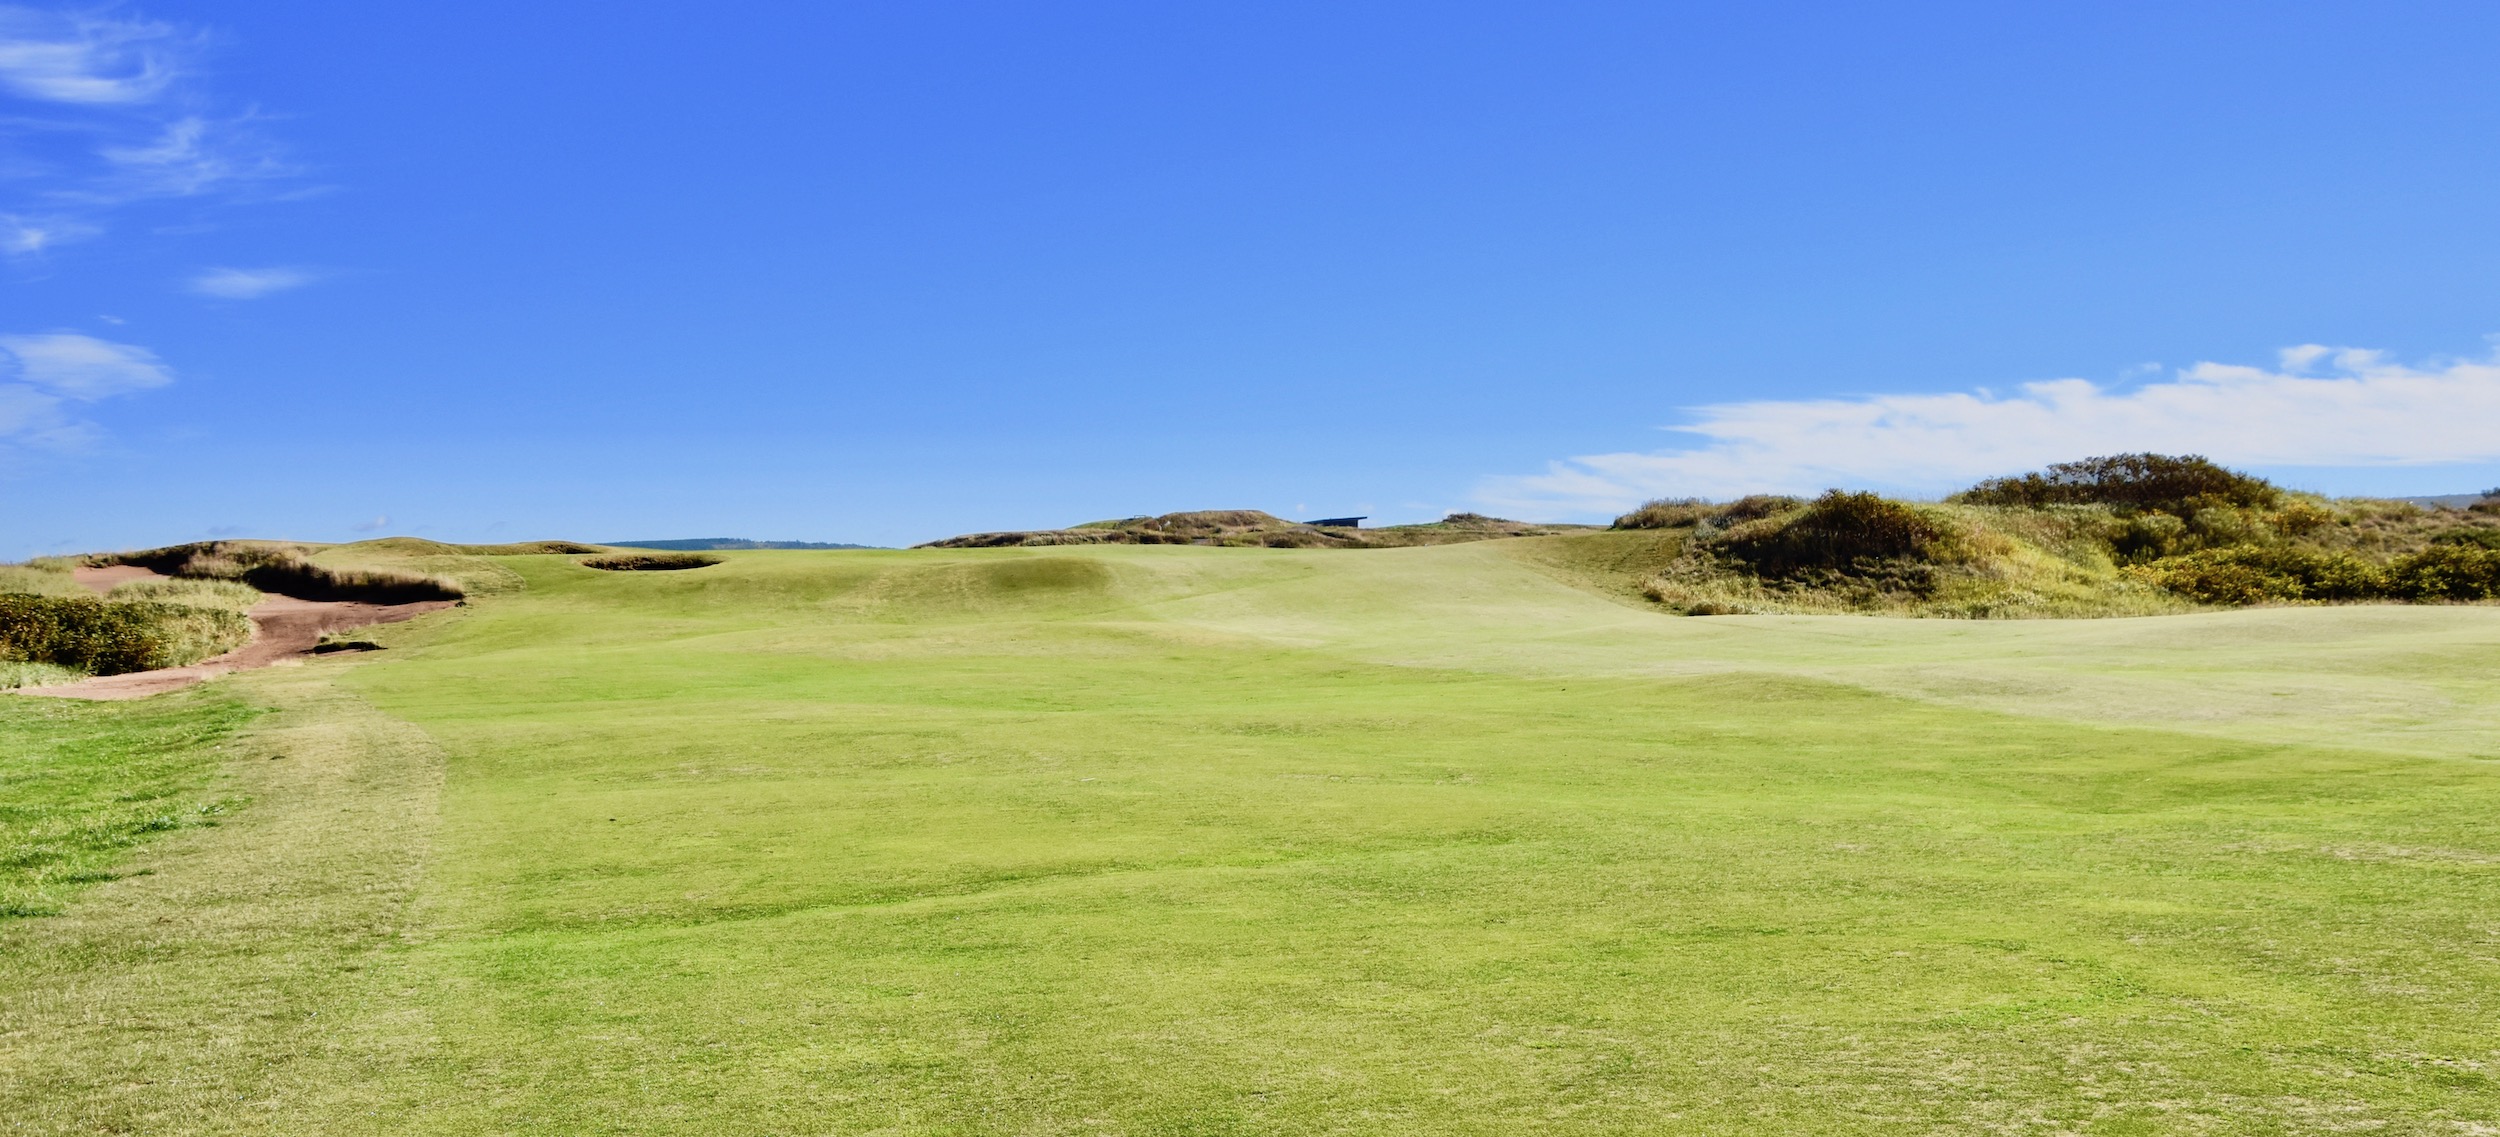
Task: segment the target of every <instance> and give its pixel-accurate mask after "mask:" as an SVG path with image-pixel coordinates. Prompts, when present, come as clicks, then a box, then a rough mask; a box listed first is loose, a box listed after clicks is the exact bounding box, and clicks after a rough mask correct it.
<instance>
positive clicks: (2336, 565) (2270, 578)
mask: <svg viewBox="0 0 2500 1137" xmlns="http://www.w3.org/2000/svg"><path fill="white" fill-rule="evenodd" d="M2130 571H2133V572H2134V573H2136V574H2137V575H2138V576H2139V577H2140V578H2142V579H2144V580H2146V581H2147V582H2149V583H2152V584H2156V585H2159V586H2161V587H2163V588H2167V589H2169V590H2170V591H2172V592H2176V593H2178V594H2180V595H2182V596H2185V597H2187V598H2189V599H2191V600H2195V601H2198V602H2200V603H2205V604H2266V603H2283V602H2289V601H2299V600H2367V599H2370V598H2372V597H2376V596H2382V595H2385V594H2386V592H2387V579H2386V576H2385V574H2383V573H2382V572H2381V571H2380V570H2379V569H2378V568H2376V567H2375V566H2373V565H2371V564H2370V563H2369V562H2368V561H2364V560H2362V559H2360V558H2358V557H2355V556H2352V555H2351V554H2348V553H2326V552H2319V551H2316V550H2312V549H2300V548H2289V547H2280V546H2254V545H2242V546H2235V547H2232V548H2226V549H2207V550H2204V551H2202V552H2196V553H2189V554H2186V555H2184V556H2177V557H2169V558H2166V559H2163V560H2159V561H2155V562H2153V563H2152V564H2149V565H2145V566H2142V567H2140V568H2137V569H2133V570H2130Z"/></svg>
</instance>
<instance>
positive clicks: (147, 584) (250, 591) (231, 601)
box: [105, 577, 268, 612]
mask: <svg viewBox="0 0 2500 1137" xmlns="http://www.w3.org/2000/svg"><path fill="white" fill-rule="evenodd" d="M105 598H106V599H108V600H142V601H152V602H154V603H158V604H182V605H187V606H190V607H193V608H224V609H226V610H228V611H232V612H248V611H250V610H251V608H252V606H253V605H255V604H258V603H260V602H261V601H262V600H265V599H267V598H268V597H267V595H266V594H265V593H263V592H261V590H259V589H257V588H254V587H252V586H251V585H248V584H244V583H242V582H240V581H233V580H191V579H185V578H183V577H174V578H171V579H168V580H133V581H129V582H127V583H123V584H117V585H114V586H113V591H111V592H109V593H106V594H105Z"/></svg>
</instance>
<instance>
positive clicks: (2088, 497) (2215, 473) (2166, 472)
mask: <svg viewBox="0 0 2500 1137" xmlns="http://www.w3.org/2000/svg"><path fill="white" fill-rule="evenodd" d="M2282 496H2283V491H2282V490H2279V489H2276V488H2275V486H2274V485H2273V483H2271V482H2268V481H2266V480H2265V479H2263V478H2257V477H2252V476H2250V475H2247V474H2243V473H2240V472H2238V471H2236V470H2229V469H2225V468H2223V467H2221V466H2218V465H2215V464H2214V463H2212V462H2209V461H2207V460H2205V459H2204V458H2203V457H2200V456H2198V455H2193V454H2191V455H2187V456H2185V457H2176V456H2172V455H2168V454H2114V455H2110V456H2108V457H2102V458H2086V459H2084V460H2082V461H2080V462H2060V463H2058V464H2056V465H2054V466H2051V467H2049V468H2048V469H2047V470H2046V471H2043V472H2040V473H2033V474H2023V475H2021V476H2018V477H2011V478H1991V479H1989V480H1987V481H1984V482H1981V483H1979V484H1978V485H1975V486H1972V487H1971V488H1969V489H1967V490H1964V491H1962V492H1961V493H1958V494H1955V495H1953V500H1955V501H1959V502H1964V503H1967V504H1970V505H1996V506H2010V507H2017V508H2028V509H2038V508H2040V507H2042V506H2047V505H2109V506H2117V507H2120V508H2123V509H2130V510H2158V511H2160V512H2163V513H2170V514H2176V515H2178V516H2181V517H2185V516H2189V515H2191V514H2193V513H2195V512H2196V511H2197V510H2199V509H2207V508H2211V507H2214V506H2230V507H2238V508H2244V509H2261V508H2271V507H2272V506H2273V505H2274V504H2275V503H2276V502H2278V501H2280V500H2281V499H2282Z"/></svg>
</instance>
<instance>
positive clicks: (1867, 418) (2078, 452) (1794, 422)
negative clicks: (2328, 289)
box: [1477, 344, 2500, 515]
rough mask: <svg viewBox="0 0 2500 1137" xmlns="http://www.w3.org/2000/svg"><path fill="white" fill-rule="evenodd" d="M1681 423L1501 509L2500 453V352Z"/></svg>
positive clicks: (1711, 415)
mask: <svg viewBox="0 0 2500 1137" xmlns="http://www.w3.org/2000/svg"><path fill="white" fill-rule="evenodd" d="M1688 415H1689V421H1687V422H1685V423H1682V424H1679V425H1675V426H1670V427H1668V428H1666V429H1668V430H1670V431H1673V432H1676V433H1679V434H1685V435H1691V436H1694V437H1696V438H1698V439H1699V440H1700V442H1699V444H1698V445H1694V446H1690V447H1686V448H1682V449H1673V450H1660V451H1653V452H1644V453H1616V454H1592V455H1586V456H1582V457H1577V458H1570V459H1566V460H1562V461H1557V462H1554V463H1551V464H1550V465H1549V466H1548V467H1547V468H1546V471H1545V472H1544V473H1541V474H1530V475H1524V476H1511V477H1495V478H1489V479H1486V481H1485V482H1484V483H1483V484H1482V485H1480V486H1479V487H1478V490H1477V497H1478V498H1479V500H1481V501H1483V502H1484V503H1485V504H1487V505H1491V506H1495V507H1499V508H1503V509H1506V510H1512V511H1517V512H1525V513H1540V514H1545V515H1554V514H1574V515H1590V514H1602V513H1607V512H1613V511H1616V510H1620V509H1623V508H1626V507H1629V506H1631V505H1634V504H1637V503H1639V502H1641V501H1643V500H1646V499H1649V498H1653V497H1667V496H1675V497H1681V496H1688V495H1689V496H1698V497H1728V496H1734V495H1738V494H1745V493H1758V492H1765V491H1778V492H1788V493H1804V492H1812V491H1815V490H1819V489H1823V488H1825V487H1829V486H1874V487H1881V488H1888V489H1896V490H1906V491H1912V492H1937V491H1942V490H1947V489H1952V488H1955V487H1958V486H1962V485H1967V484H1969V483H1970V482H1971V481H1973V480H1975V479H1978V478H1982V477H1987V476H1990V475H1994V474H2005V473H2015V472H2019V471H2022V470H2028V469H2036V468H2038V467H2040V466H2043V465H2046V464H2048V463H2050V462H2057V461H2065V460H2068V459H2073V458H2079V457H2084V456H2086V455H2092V454H2107V453H2115V452H2123V451H2134V450H2156V451H2166V452H2172V453H2200V454H2205V455H2208V456H2211V457H2213V458H2215V459H2216V460H2219V461H2223V462H2229V463H2234V464H2239V465H2247V466H2317V467H2338V466H2340V467H2363V466H2406V465H2432V464H2439V463H2462V462H2487V461H2493V460H2500V428H2495V427H2494V426H2493V424H2494V423H2500V350H2496V351H2495V352H2494V353H2493V354H2492V355H2490V356H2487V357H2484V358H2480V359H2459V360H2441V361H2435V362H2431V363H2427V364H2421V365H2406V364H2400V363H2395V362H2391V361H2390V360H2389V359H2388V358H2387V357H2386V355H2385V354H2384V353H2381V352H2376V351H2363V350H2356V349H2350V348H2329V347H2323V346H2319V345H2315V344H2309V345H2303V346H2301V347H2296V348H2291V349H2288V350H2286V351H2284V352H2283V353H2282V355H2281V359H2280V361H2279V362H2278V363H2277V364H2276V365H2274V366H2272V367H2250V366H2238V365H2230V364H2220V363H2199V364H2197V365H2195V366H2193V367H2188V368H2184V369H2181V370H2179V371H2178V372H2176V373H2175V374H2173V375H2172V376H2171V377H2169V378H2167V379H2162V380H2157V381H2154V382H2148V383H2142V384H2134V385H2124V384H2103V383H2095V382H2093V381H2091V380H2086V379H2052V380H2047V381H2044V382H2035V383H2025V384H2022V385H2021V386H2020V387H2018V388H2016V389H2015V391H2014V392H2013V393H2011V394H2006V395H1998V394H1994V393H1991V392H1988V391H1961V392H1948V393H1943V394H1908V395H1872V396H1866V397H1861V398H1847V399H1813V400H1795V401H1774V400H1765V401H1759V402H1745V403H1722V404H1718V405H1714V406H1704V407H1696V408H1692V409H1691V410H1690V411H1689V412H1688Z"/></svg>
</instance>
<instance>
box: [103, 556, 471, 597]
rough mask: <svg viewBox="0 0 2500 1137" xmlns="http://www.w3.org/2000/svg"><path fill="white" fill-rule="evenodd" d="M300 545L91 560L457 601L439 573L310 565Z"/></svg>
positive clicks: (299, 589)
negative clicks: (434, 574)
mask: <svg viewBox="0 0 2500 1137" xmlns="http://www.w3.org/2000/svg"><path fill="white" fill-rule="evenodd" d="M307 557H308V551H307V550H306V549H304V548H303V547H302V546H298V545H286V544H278V543H273V542H264V541H202V542H199V543H197V544H191V545H173V546H168V547H166V548H162V549H148V550H143V551H141V552H135V553H112V554H106V555H104V556H100V557H97V558H94V559H95V561H96V563H98V564H122V565H140V566H143V567H146V568H150V569H154V570H155V571H157V572H160V573H164V574H165V575H167V576H176V577H186V578H191V579H198V580H229V581H239V582H241V583H244V584H248V585H250V586H252V587H253V588H256V589H259V590H260V591H262V592H274V593H277V594H278V595H281V596H292V597H295V598H297V599H299V600H354V601H363V602H366V603H370V604H406V603H411V602H415V601H421V600H458V599H460V598H461V597H462V596H463V595H465V594H464V593H463V591H462V590H461V588H460V586H459V585H457V584H454V583H452V582H450V581H448V580H444V579H442V578H440V577H432V576H423V575H419V574H417V573H410V572H398V571H394V570H390V569H342V568H331V567H329V566H327V565H318V564H314V563H313V562H312V561H311V560H309V559H307Z"/></svg>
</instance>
